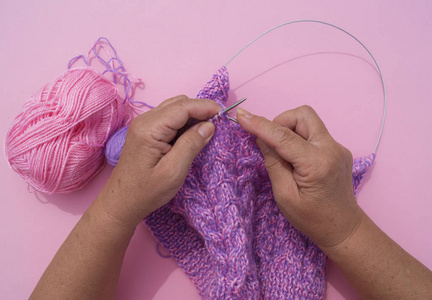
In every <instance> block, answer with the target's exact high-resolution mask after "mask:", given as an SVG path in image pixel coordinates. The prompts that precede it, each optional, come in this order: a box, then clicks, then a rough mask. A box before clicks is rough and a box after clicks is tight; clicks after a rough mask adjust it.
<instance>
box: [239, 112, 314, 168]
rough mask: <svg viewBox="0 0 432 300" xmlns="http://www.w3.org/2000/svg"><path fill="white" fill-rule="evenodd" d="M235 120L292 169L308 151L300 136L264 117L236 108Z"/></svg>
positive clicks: (306, 144)
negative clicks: (289, 164)
mask: <svg viewBox="0 0 432 300" xmlns="http://www.w3.org/2000/svg"><path fill="white" fill-rule="evenodd" d="M237 119H238V121H239V122H240V125H241V126H242V127H243V129H245V130H246V131H248V132H249V133H252V134H253V135H255V136H256V137H257V138H259V139H260V140H262V141H263V142H264V143H266V144H267V145H268V146H270V147H271V148H273V149H274V150H275V151H276V152H277V153H278V154H279V155H280V156H281V157H282V158H283V159H285V160H286V161H288V162H289V163H291V164H292V165H293V166H294V167H295V166H296V163H298V162H299V160H300V159H301V158H302V157H303V156H304V154H305V153H307V151H308V150H309V144H308V143H307V142H306V140H305V139H303V138H302V137H301V136H299V135H298V134H296V133H295V132H293V131H292V130H290V129H289V128H286V127H284V126H281V125H279V124H277V123H275V122H272V121H269V120H267V119H266V118H264V117H261V116H256V115H253V114H251V113H250V112H248V111H246V110H245V109H243V108H238V109H237Z"/></svg>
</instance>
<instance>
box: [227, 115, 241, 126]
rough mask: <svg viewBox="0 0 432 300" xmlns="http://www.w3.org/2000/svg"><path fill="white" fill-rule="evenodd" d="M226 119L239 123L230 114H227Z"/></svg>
mask: <svg viewBox="0 0 432 300" xmlns="http://www.w3.org/2000/svg"><path fill="white" fill-rule="evenodd" d="M228 119H230V120H231V121H233V122H236V123H237V124H239V121H237V119H234V118H233V117H231V116H228Z"/></svg>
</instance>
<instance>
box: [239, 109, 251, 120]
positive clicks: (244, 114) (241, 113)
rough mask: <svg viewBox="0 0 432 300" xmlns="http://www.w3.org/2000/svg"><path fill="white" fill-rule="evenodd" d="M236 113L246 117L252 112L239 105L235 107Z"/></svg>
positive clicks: (249, 116)
mask: <svg viewBox="0 0 432 300" xmlns="http://www.w3.org/2000/svg"><path fill="white" fill-rule="evenodd" d="M237 114H238V115H240V116H242V117H245V118H248V119H250V118H252V114H251V113H250V112H248V111H247V110H246V109H244V108H241V107H239V108H237Z"/></svg>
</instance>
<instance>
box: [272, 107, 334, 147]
mask: <svg viewBox="0 0 432 300" xmlns="http://www.w3.org/2000/svg"><path fill="white" fill-rule="evenodd" d="M273 122H275V123H277V124H279V125H282V126H284V127H287V128H289V129H291V130H292V131H294V132H296V133H297V134H298V135H300V136H301V137H303V138H304V139H306V140H309V141H310V140H314V139H316V138H318V137H321V136H323V135H326V134H328V131H327V128H326V127H325V125H324V123H323V121H322V120H321V119H320V117H319V116H318V114H317V113H316V112H315V110H314V109H313V108H312V107H310V106H307V105H304V106H300V107H297V108H295V109H292V110H287V111H285V112H283V113H281V114H280V115H278V116H277V117H276V118H274V120H273Z"/></svg>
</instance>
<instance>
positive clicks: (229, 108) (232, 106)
mask: <svg viewBox="0 0 432 300" xmlns="http://www.w3.org/2000/svg"><path fill="white" fill-rule="evenodd" d="M246 99H247V98H243V99H241V100H239V101H237V102H236V103H234V104H233V105H231V106H228V107H227V108H225V109H224V110H222V111H221V112H220V113H219V115H221V114H224V113H227V112H229V111H230V110H232V109H233V108H235V107H237V106H239V105H240V104H242V103H243V102H245V101H246ZM228 119H230V120H231V121H233V122H236V123H238V121H237V119H235V118H233V117H231V116H228Z"/></svg>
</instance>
